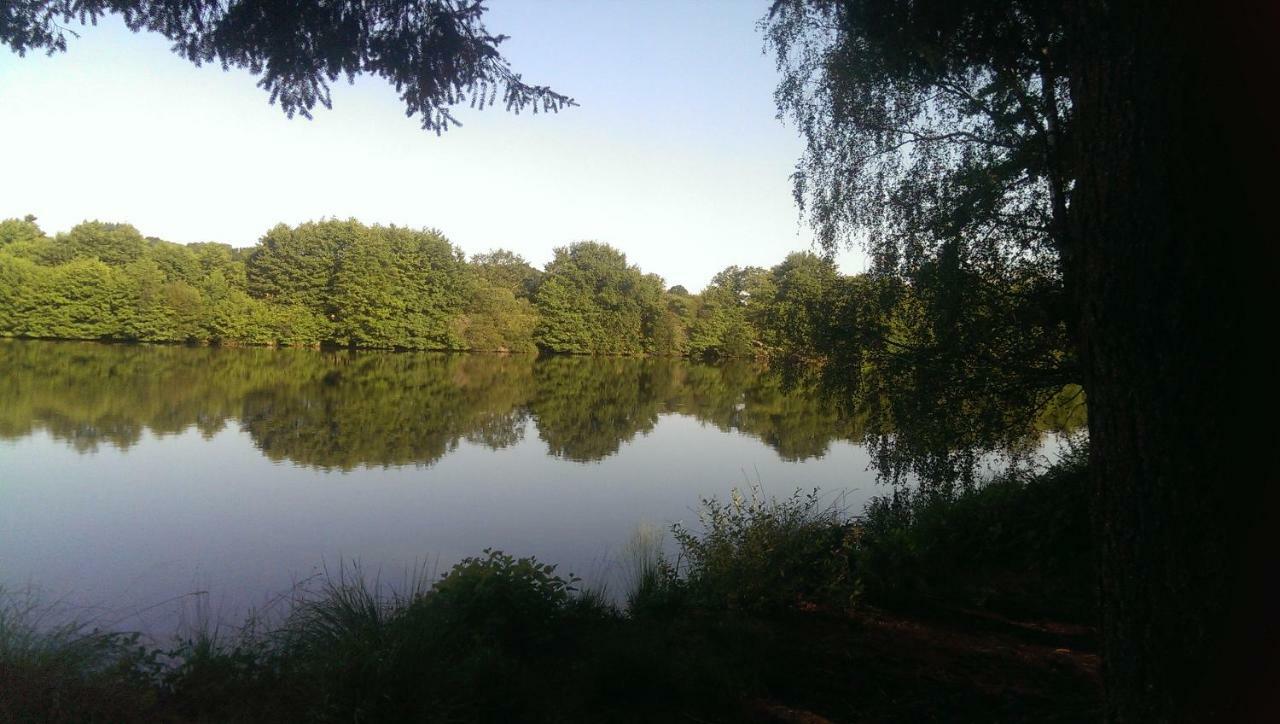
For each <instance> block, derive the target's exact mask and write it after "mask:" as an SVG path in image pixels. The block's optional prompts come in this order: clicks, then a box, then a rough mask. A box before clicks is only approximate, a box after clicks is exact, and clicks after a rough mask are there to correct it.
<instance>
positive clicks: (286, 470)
mask: <svg viewBox="0 0 1280 724" xmlns="http://www.w3.org/2000/svg"><path fill="white" fill-rule="evenodd" d="M861 437H862V432H861V430H860V428H859V425H858V424H857V422H856V420H851V419H847V418H845V417H843V416H842V415H841V414H840V413H839V412H838V411H837V405H835V404H833V401H832V400H831V399H829V398H828V397H827V396H826V395H824V394H823V393H822V392H821V391H820V390H818V389H817V388H807V387H806V388H800V389H788V388H787V387H786V386H785V385H784V384H783V382H782V380H781V379H780V377H779V376H778V375H777V374H774V373H771V372H769V371H768V370H766V369H765V368H763V367H761V366H758V365H755V364H751V363H746V362H735V363H726V364H720V365H710V364H700V363H693V362H688V361H683V360H670V359H633V358H607V357H542V358H536V359H535V358H534V357H532V356H499V355H480V354H471V355H457V354H455V355H447V354H425V353H392V352H348V351H337V352H327V351H315V350H293V349H282V350H272V349H219V348H188V347H155V346H128V345H105V344H95V343H79V342H39V341H21V340H0V586H4V587H6V588H7V589H8V590H10V591H14V590H19V591H22V590H26V589H28V588H29V589H31V590H33V591H34V592H35V593H36V594H37V595H38V597H39V598H40V600H42V601H53V602H56V603H57V604H58V605H59V606H60V607H61V608H63V609H65V610H69V611H72V612H77V613H79V614H80V615H86V616H92V617H94V618H96V619H98V620H99V621H101V622H103V623H104V624H106V625H110V626H114V627H118V628H128V629H139V630H143V631H150V632H152V633H157V634H166V635H167V633H169V632H171V631H173V630H174V627H175V626H176V625H177V623H178V621H179V619H180V618H181V617H182V615H184V614H185V615H189V614H190V612H191V610H192V604H193V601H195V602H197V603H198V607H199V608H201V609H202V610H204V611H210V612H212V614H213V615H214V616H216V617H217V618H220V619H223V620H227V621H231V622H238V621H240V620H241V618H242V617H243V615H244V614H245V612H246V611H247V610H248V609H249V608H250V607H263V606H265V605H266V604H267V603H268V602H270V601H272V600H275V599H277V598H278V596H279V595H280V594H282V593H284V592H287V591H289V590H291V588H292V587H293V586H294V585H295V584H296V583H298V582H300V581H305V580H307V579H308V577H310V576H312V575H313V574H315V573H316V572H317V571H320V570H325V569H327V570H329V571H330V572H333V571H336V570H338V568H339V567H340V566H350V565H351V562H352V561H358V562H359V564H360V567H361V569H362V570H363V572H364V573H365V575H366V576H370V577H372V576H373V575H374V574H380V576H381V578H382V580H384V581H391V582H397V581H402V580H403V579H404V578H405V576H406V575H407V574H408V572H410V571H413V570H419V571H421V570H426V571H427V572H431V571H436V572H437V573H438V572H443V571H444V570H446V569H447V568H448V567H449V566H450V565H451V564H453V563H454V562H456V561H457V560H459V559H461V558H462V557H464V556H467V555H475V554H479V553H480V552H481V551H482V550H483V549H485V548H489V547H492V548H498V549H502V550H504V551H507V552H509V553H512V554H516V555H535V556H537V557H538V558H539V559H540V560H544V561H547V562H553V563H557V564H559V565H560V569H559V570H560V571H561V572H563V573H568V572H573V573H576V574H578V575H579V576H581V577H582V578H583V579H584V580H585V581H586V582H587V583H590V584H594V585H607V586H610V587H611V588H612V589H613V590H614V591H615V592H616V591H617V590H618V587H619V585H620V583H619V582H620V577H621V576H620V560H621V559H622V558H624V557H625V555H624V551H625V549H626V545H627V543H628V541H629V540H630V539H631V538H632V536H633V535H635V533H636V531H637V530H639V529H642V528H645V529H649V530H652V529H655V528H657V529H666V528H668V527H669V526H670V525H671V524H672V523H674V522H676V521H685V522H686V523H693V524H696V508H697V505H698V501H699V500H700V499H701V498H703V497H707V496H720V497H726V496H727V495H728V494H729V492H730V491H731V490H732V489H733V488H735V487H737V488H745V487H747V486H749V485H751V484H755V483H759V484H760V485H761V487H762V488H763V490H764V491H765V493H766V494H770V495H776V496H786V495H788V494H790V493H791V492H792V491H794V490H795V489H796V488H804V489H811V488H820V489H821V490H822V491H823V493H824V495H825V496H826V497H827V498H828V499H830V500H831V501H833V502H835V503H836V504H839V505H842V506H844V507H847V508H848V509H850V510H852V511H854V512H857V511H859V510H861V508H862V506H863V503H864V502H865V501H866V500H867V499H868V498H869V497H871V496H872V495H874V494H876V492H877V491H876V486H875V482H874V481H875V475H874V472H873V471H871V470H870V469H869V467H868V465H869V458H868V455H867V453H866V451H865V450H864V449H863V448H862V447H860V446H859V444H858V441H859V440H860V439H861ZM195 592H200V593H199V594H198V596H193V595H188V594H193V593H195Z"/></svg>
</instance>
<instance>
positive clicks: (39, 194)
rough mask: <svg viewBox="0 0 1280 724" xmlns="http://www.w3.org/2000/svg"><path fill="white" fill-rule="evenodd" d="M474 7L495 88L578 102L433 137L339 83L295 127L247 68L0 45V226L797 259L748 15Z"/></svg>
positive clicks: (369, 93) (386, 95)
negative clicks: (118, 227)
mask: <svg viewBox="0 0 1280 724" xmlns="http://www.w3.org/2000/svg"><path fill="white" fill-rule="evenodd" d="M489 7H490V12H489V13H488V16H487V17H488V20H487V24H488V27H489V29H490V30H491V31H494V32H501V33H505V34H507V35H510V36H512V37H511V39H510V40H509V41H508V42H507V43H506V44H505V45H504V46H503V49H504V52H505V54H506V55H507V57H508V59H510V60H511V62H512V65H513V66H514V67H515V68H516V70H517V71H518V72H521V73H523V74H524V76H525V78H526V80H529V81H532V82H535V83H538V84H546V85H550V86H552V87H553V88H556V89H557V90H559V91H561V92H564V93H568V94H570V95H572V96H574V97H575V98H576V99H577V100H578V101H579V102H580V103H581V107H579V108H573V109H570V110H568V111H567V112H564V113H561V114H559V115H550V116H542V115H538V116H527V115H521V116H514V115H511V114H507V113H505V112H502V111H501V110H498V109H495V110H486V111H484V112H477V111H473V110H471V109H469V108H462V109H459V111H458V113H457V115H458V117H459V118H460V119H461V120H462V122H463V123H464V124H465V125H464V126H463V127H461V128H457V129H454V130H451V131H449V132H448V133H446V134H445V135H444V136H443V137H436V136H435V135H434V134H432V133H428V132H425V131H422V130H421V129H420V128H419V125H418V121H417V120H416V119H409V118H406V117H405V115H404V111H403V106H402V105H401V104H400V100H399V99H398V98H397V97H396V95H395V92H394V90H393V89H392V88H391V87H390V86H388V85H387V84H385V83H384V82H382V81H380V80H378V79H374V78H362V79H358V80H357V81H356V83H355V85H354V86H349V85H347V84H346V83H345V82H340V83H339V84H338V85H336V86H335V88H334V90H333V101H334V109H333V110H332V111H325V110H323V109H320V110H319V111H317V113H316V117H315V119H314V120H312V121H307V120H305V119H302V118H295V119H293V120H289V119H286V118H285V117H284V114H283V113H281V112H280V110H279V108H278V107H276V106H271V105H269V104H268V103H267V96H266V94H265V93H264V92H263V91H262V90H261V89H259V88H257V87H256V85H255V79H254V78H253V77H252V76H250V75H249V74H248V73H246V72H243V71H232V72H227V73H224V72H223V71H222V70H221V69H220V68H218V67H216V66H211V67H204V68H196V67H194V66H192V65H191V64H189V63H187V62H186V61H184V60H182V59H181V58H179V57H177V56H175V55H173V54H172V53H171V52H170V51H169V50H168V44H167V42H166V41H165V40H164V39H163V38H161V37H159V36H155V35H133V34H131V33H130V32H129V31H128V30H127V29H125V28H124V27H123V25H121V24H120V23H119V22H118V21H116V20H114V19H109V20H107V21H106V22H104V23H102V24H100V25H99V26H98V27H90V28H87V29H84V30H83V31H82V33H81V35H82V37H81V38H80V39H79V40H75V39H72V40H71V41H70V43H69V45H70V48H69V51H68V52H67V53H65V54H59V55H55V56H53V57H45V56H44V55H40V54H29V55H28V56H27V57H26V58H18V57H17V56H16V55H14V54H12V53H10V52H8V51H7V50H0V139H3V146H2V147H0V148H2V149H3V150H2V151H0V159H2V161H0V218H5V217H11V216H21V215H23V214H27V213H34V214H36V215H37V216H38V217H39V219H40V223H41V225H42V226H43V227H44V229H45V230H46V231H47V232H50V233H52V232H56V231H62V230H66V229H68V228H70V227H71V226H73V225H74V224H76V223H78V222H79V221H81V220H83V219H93V218H97V219H101V220H104V221H107V220H110V221H126V222H129V223H132V224H134V225H135V226H137V227H138V228H139V229H140V230H141V231H142V233H144V234H147V235H153V236H159V237H162V238H165V239H169V240H172V241H179V242H191V241H224V242H228V243H231V244H234V245H237V246H246V245H250V244H252V243H254V242H255V241H256V240H257V239H258V237H260V236H261V235H262V233H263V232H265V231H266V230H267V229H268V228H270V227H271V226H272V225H274V224H276V223H279V222H285V223H289V224H296V223H299V222H302V221H306V220H309V219H318V218H323V217H328V216H336V217H341V218H345V217H348V216H354V217H356V218H358V219H360V220H362V221H365V222H368V223H383V224H393V223H394V224H398V225H402V226H412V227H423V226H429V227H435V228H438V229H440V230H441V231H443V232H444V233H445V234H446V235H447V236H448V237H449V238H450V239H451V240H452V241H453V242H454V243H455V244H457V245H458V246H460V247H461V248H462V249H463V250H465V251H466V252H467V253H468V254H471V253H475V252H480V251H486V250H488V249H490V248H495V247H503V248H508V249H512V250H514V251H517V252H519V253H520V254H523V255H524V256H525V257H526V258H528V259H529V260H530V261H532V262H534V263H535V264H538V265H541V264H543V263H545V262H546V261H547V260H548V259H550V257H551V251H552V249H553V248H554V247H556V246H561V245H564V244H567V243H569V242H572V241H576V240H581V239H596V240H599V241H604V242H608V243H610V244H613V245H614V246H616V247H618V248H620V249H622V250H623V251H624V252H626V254H627V256H628V258H629V259H630V260H631V261H632V262H633V263H637V264H639V265H640V266H641V267H642V268H643V269H644V270H645V271H649V272H656V273H658V274H661V275H662V276H663V277H664V278H666V280H667V283H668V284H684V285H685V286H687V287H689V288H690V289H700V288H701V287H702V286H703V285H704V284H705V283H706V282H707V280H708V279H709V278H710V277H711V276H712V275H713V274H714V273H715V272H717V271H719V270H720V269H722V268H724V267H725V266H728V265H730V264H743V265H745V264H756V265H762V266H768V265H772V264H774V263H777V262H778V261H779V260H781V259H782V257H783V256H785V255H786V254H787V253H788V252H790V251H794V250H797V249H807V248H809V244H810V239H811V235H810V234H809V232H808V231H807V229H805V228H803V227H802V226H801V225H800V223H799V218H798V214H797V212H796V208H795V205H794V203H793V202H792V199H791V186H790V180H789V175H790V173H791V170H792V168H793V166H794V163H795V160H796V159H797V157H798V156H799V154H800V150H801V145H800V141H799V139H798V138H797V136H796V134H795V132H794V130H793V129H792V128H789V127H787V126H785V125H784V124H783V123H782V122H780V121H779V120H777V118H776V117H775V109H774V106H773V98H772V93H773V88H774V85H775V84H776V81H777V74H776V71H775V70H774V64H773V59H772V57H771V56H766V55H764V54H762V52H761V48H762V39H761V36H760V34H759V32H758V31H757V30H756V28H755V24H756V21H757V20H759V19H760V17H761V16H762V15H763V13H764V12H765V9H766V7H767V2H765V0H754V1H748V0H722V1H718V2H693V1H692V0H688V1H685V2H652V1H646V2H622V1H614V2H585V1H583V2H564V1H556V2H533V1H532V0H491V2H490V3H489ZM840 262H841V267H842V268H843V269H845V270H846V271H849V272H853V271H860V270H861V269H862V268H863V267H864V262H863V257H862V256H861V255H860V254H857V253H845V254H843V255H842V256H841V257H840Z"/></svg>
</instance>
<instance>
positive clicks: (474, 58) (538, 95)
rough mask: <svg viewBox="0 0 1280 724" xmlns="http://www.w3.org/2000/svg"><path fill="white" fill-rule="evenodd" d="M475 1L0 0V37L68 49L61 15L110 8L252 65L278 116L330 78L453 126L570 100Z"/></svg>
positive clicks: (190, 56)
mask: <svg viewBox="0 0 1280 724" xmlns="http://www.w3.org/2000/svg"><path fill="white" fill-rule="evenodd" d="M484 12H485V7H484V5H483V3H482V2H481V1H480V0H324V1H322V0H13V1H11V2H5V3H2V4H0V42H3V43H4V44H5V45H7V46H8V47H9V48H11V49H12V50H13V51H14V52H16V53H17V54H18V55H20V56H22V55H26V53H27V51H29V50H43V51H45V52H47V53H49V54H53V53H57V52H64V51H66V50H67V36H68V35H70V36H73V37H76V36H77V34H76V32H75V31H73V30H71V29H69V28H67V27H66V26H65V25H64V24H65V23H71V22H79V23H82V24H86V23H87V24H96V23H97V21H98V19H99V18H101V17H103V16H105V15H107V14H109V13H114V14H117V15H119V16H120V17H121V18H123V20H124V22H125V24H126V25H127V26H128V27H129V29H131V30H133V31H134V32H138V31H143V30H145V31H149V32H155V33H160V34H161V35H163V36H165V37H166V38H168V39H169V40H171V41H173V46H172V47H173V51H174V52H175V53H177V54H179V55H181V56H182V57H184V58H186V59H187V60H189V61H191V62H192V63H195V64H196V65H202V64H204V63H213V62H216V63H219V64H221V66H222V68H223V69H224V70H228V69H231V68H243V69H246V70H248V71H250V72H251V73H253V74H255V75H258V76H261V79H260V80H259V81H258V85H259V87H261V88H263V89H264V90H266V91H267V92H269V93H270V94H271V102H272V103H277V102H278V103H279V104H280V108H281V109H282V110H283V111H284V112H285V115H287V116H289V117H290V118H292V117H293V115H294V114H295V113H297V114H300V115H302V116H303V117H305V118H310V117H311V112H312V110H313V109H314V108H315V107H316V104H317V103H319V104H320V105H323V106H324V107H325V108H332V106H333V102H332V99H331V97H330V94H329V85H330V83H332V82H333V81H336V80H338V79H339V78H340V77H344V76H345V77H346V79H347V80H348V82H351V81H354V79H355V77H356V76H357V75H362V74H369V75H375V76H378V77H381V78H385V79H386V80H387V81H389V82H390V83H391V84H392V85H393V86H395V89H396V92H397V93H399V94H400V98H401V99H402V100H403V101H404V103H405V113H406V115H408V116H414V115H420V116H421V118H422V127H423V128H424V129H427V130H430V131H435V132H436V133H437V134H439V133H441V132H442V131H446V130H448V129H449V127H450V126H453V125H459V126H460V125H462V124H461V123H460V122H459V121H458V119H457V118H456V117H455V116H454V115H453V107H454V106H457V105H460V104H463V103H467V104H469V105H470V106H471V107H472V108H477V109H483V108H485V107H486V106H492V105H499V104H500V105H502V106H503V107H504V108H505V109H506V110H508V111H513V112H515V113H520V112H521V111H524V110H526V109H527V110H531V111H532V112H534V113H537V112H538V111H543V112H548V111H550V112H558V111H559V110H560V109H562V108H566V107H568V106H573V105H576V103H575V102H574V100H573V99H572V98H570V97H568V96H565V95H562V94H560V93H557V92H555V91H553V90H551V89H550V88H548V87H546V86H538V85H531V84H529V83H526V82H525V81H524V80H523V79H522V78H521V77H520V74H518V73H516V72H515V71H513V70H512V69H511V66H510V64H509V63H508V62H507V61H506V59H505V58H503V57H502V55H501V53H499V52H498V46H500V45H501V44H502V42H503V41H504V40H506V39H507V36H505V35H492V34H490V33H489V31H488V30H487V29H486V28H485V26H484V22H483V16H484Z"/></svg>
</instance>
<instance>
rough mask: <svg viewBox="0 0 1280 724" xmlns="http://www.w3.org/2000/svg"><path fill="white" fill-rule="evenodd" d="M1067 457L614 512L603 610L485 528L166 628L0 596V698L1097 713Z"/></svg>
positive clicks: (936, 715) (196, 716) (359, 709)
mask: <svg viewBox="0 0 1280 724" xmlns="http://www.w3.org/2000/svg"><path fill="white" fill-rule="evenodd" d="M1084 480H1085V475H1084V470H1083V466H1082V465H1081V464H1080V463H1079V462H1077V461H1076V460H1075V459H1068V460H1067V461H1066V462H1064V463H1062V464H1060V465H1058V466H1057V467H1054V468H1050V469H1048V470H1047V471H1043V472H1041V473H1040V474H1038V475H1030V474H1007V475H1005V476H1003V477H1001V478H997V479H995V480H992V481H989V482H987V483H986V484H984V485H982V486H979V487H976V488H973V489H968V490H962V491H949V492H933V493H929V494H921V493H916V494H909V493H906V492H900V493H899V494H898V495H896V496H894V497H893V498H890V499H881V500H879V501H877V502H875V503H873V504H872V505H870V506H869V507H868V510H867V511H866V513H865V515H863V516H861V517H859V518H855V519H850V518H848V517H847V516H845V515H843V514H842V513H841V512H840V511H838V510H835V509H832V508H829V507H824V506H823V505H821V504H820V503H819V502H818V498H817V496H816V495H811V496H801V495H799V494H797V495H796V496H793V497H792V498H790V499H788V500H783V501H776V500H764V499H762V498H760V497H759V496H758V495H757V494H750V495H747V496H745V497H744V496H737V495H735V496H734V497H733V498H732V499H731V500H729V501H715V500H708V501H704V502H703V508H702V516H701V519H702V528H701V529H700V530H697V531H692V530H685V529H680V528H677V529H675V530H674V531H673V535H674V537H675V538H676V541H677V543H678V544H679V551H680V552H679V554H678V555H677V556H676V558H675V559H670V558H667V557H664V556H663V555H662V554H661V550H662V546H661V545H660V541H659V540H657V539H656V538H655V537H654V536H645V535H641V534H638V535H637V537H636V539H635V541H634V542H633V545H632V546H631V547H630V549H629V551H628V553H629V556H628V558H629V560H627V561H624V565H626V566H627V570H628V573H629V578H630V581H629V590H628V591H627V592H626V597H625V598H626V603H625V605H624V606H621V607H619V606H617V605H615V604H613V603H611V602H610V600H609V599H608V598H607V597H606V596H604V595H603V593H601V592H595V591H590V590H580V589H579V588H578V586H577V585H576V584H577V583H578V581H577V579H575V578H573V577H572V576H569V577H563V576H561V575H560V574H558V573H557V571H556V570H555V568H554V567H553V566H549V565H546V564H542V563H539V562H538V561H536V560H534V559H518V558H515V557H512V556H509V555H506V554H503V553H501V552H497V551H486V552H485V554H484V555H483V556H481V557H477V558H471V559H467V560H464V561H463V562H461V563H459V564H458V565H457V566H455V567H454V568H453V569H452V570H451V571H450V572H449V573H447V574H445V575H444V576H443V577H442V578H441V579H440V580H438V581H435V582H429V581H418V582H410V583H408V584H407V585H405V586H403V587H401V588H400V589H398V590H392V589H390V588H387V587H385V586H382V585H379V584H378V583H377V582H375V581H370V580H369V579H367V578H364V577H362V576H361V575H360V574H359V572H358V571H355V572H351V571H340V572H339V573H337V574H336V575H333V576H330V577H329V578H328V579H327V580H326V581H324V582H323V584H322V586H321V587H320V589H319V590H316V591H313V592H311V593H305V592H298V593H297V594H296V595H295V599H294V600H293V601H292V602H291V606H290V607H289V611H288V612H287V613H286V614H285V615H283V616H282V617H281V618H280V619H279V620H277V621H272V622H267V621H265V620H261V619H259V620H256V621H255V620H251V621H249V622H247V623H246V625H245V626H244V627H242V628H239V629H236V630H234V631H229V630H227V629H225V628H223V629H219V628H217V627H211V626H206V627H204V628H203V629H201V630H198V631H195V632H192V633H190V634H188V635H186V636H183V637H181V639H180V640H179V641H178V642H177V643H176V645H175V646H173V647H172V648H171V650H165V651H161V650H158V649H154V648H148V647H146V646H143V645H141V644H140V641H139V639H138V637H137V636H136V635H126V634H116V633H100V632H95V631H90V630H88V629H86V628H85V627H81V626H75V625H69V626H65V627H63V628H54V629H49V628H44V627H41V626H40V625H39V621H38V620H35V619H34V618H33V617H32V616H31V611H30V610H24V609H22V608H21V607H20V606H18V605H17V604H16V603H15V602H14V601H13V599H12V598H8V599H6V600H5V605H4V607H3V608H0V721H31V720H39V721H155V720H160V721H331V720H332V721H402V720H428V721H445V722H452V721H456V722H464V721H533V722H575V721H620V722H627V721H635V722H640V721H691V722H732V721H762V722H768V721H776V722H823V721H841V722H863V721H866V722H898V721H901V722H908V721H968V720H975V719H982V720H987V721H991V720H997V721H1080V720H1088V719H1092V718H1097V716H1098V712H1099V703H1100V691H1099V687H1098V679H1097V669H1098V657H1097V655H1096V653H1095V651H1094V648H1093V638H1094V631H1093V629H1092V628H1091V627H1090V625H1089V623H1091V622H1092V620H1093V616H1094V610H1095V604H1094V602H1093V598H1092V595H1091V593H1090V592H1091V591H1092V583H1091V581H1092V576H1093V572H1092V570H1091V568H1090V566H1088V565H1087V562H1088V561H1090V560H1091V559H1092V556H1091V552H1090V550H1089V538H1088V511H1087V508H1086V507H1085V506H1086V504H1085V503H1083V502H1082V501H1086V500H1087V496H1086V495H1084V492H1085V490H1084V487H1083V486H1084ZM753 492H754V491H753ZM1082 562H1084V563H1083V564H1082Z"/></svg>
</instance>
